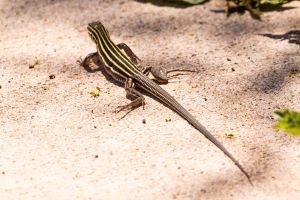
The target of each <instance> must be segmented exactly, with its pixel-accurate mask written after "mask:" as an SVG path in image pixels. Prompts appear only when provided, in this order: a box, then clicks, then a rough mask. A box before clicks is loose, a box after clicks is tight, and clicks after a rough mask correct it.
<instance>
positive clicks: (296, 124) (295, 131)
mask: <svg viewBox="0 0 300 200" xmlns="http://www.w3.org/2000/svg"><path fill="white" fill-rule="evenodd" d="M274 117H275V119H276V120H277V123H276V124H275V125H274V128H275V129H282V130H284V131H285V132H287V133H289V134H291V135H300V112H296V111H290V110H284V111H275V112H274Z"/></svg>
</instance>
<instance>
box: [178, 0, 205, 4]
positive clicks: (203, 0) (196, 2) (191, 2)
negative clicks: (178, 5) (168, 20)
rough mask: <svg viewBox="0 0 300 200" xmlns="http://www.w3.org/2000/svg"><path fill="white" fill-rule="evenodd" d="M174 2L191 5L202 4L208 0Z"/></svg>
mask: <svg viewBox="0 0 300 200" xmlns="http://www.w3.org/2000/svg"><path fill="white" fill-rule="evenodd" d="M174 1H180V2H184V3H189V4H200V3H203V2H205V1H207V0H174Z"/></svg>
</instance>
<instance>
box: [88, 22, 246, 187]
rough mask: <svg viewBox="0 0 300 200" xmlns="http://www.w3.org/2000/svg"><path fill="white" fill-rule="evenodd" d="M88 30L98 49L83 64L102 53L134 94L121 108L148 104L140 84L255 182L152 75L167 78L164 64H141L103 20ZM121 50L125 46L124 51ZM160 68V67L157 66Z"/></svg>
mask: <svg viewBox="0 0 300 200" xmlns="http://www.w3.org/2000/svg"><path fill="white" fill-rule="evenodd" d="M87 29H88V33H89V35H90V37H91V38H92V40H93V41H94V42H95V43H96V46H97V52H95V53H91V54H89V55H88V56H87V57H86V58H85V59H84V61H83V62H82V65H83V66H86V65H88V64H89V62H90V59H91V58H92V57H94V56H99V59H100V60H101V61H102V62H103V64H104V68H105V70H106V72H107V73H108V74H109V75H111V76H112V78H113V79H115V80H116V81H118V82H120V83H123V84H124V85H125V90H126V92H127V94H128V95H130V96H132V97H134V99H133V101H132V102H131V103H129V104H128V105H125V106H119V107H118V108H119V111H121V110H125V109H128V108H129V109H134V108H136V107H138V106H141V105H143V106H144V97H143V95H142V94H141V93H140V92H139V91H138V90H137V89H136V88H140V89H142V90H144V91H146V92H148V93H150V94H151V95H153V96H154V97H155V98H157V100H159V101H160V102H162V103H163V104H165V105H166V106H168V107H169V108H170V109H172V110H173V111H175V112H176V113H177V114H179V115H180V116H181V117H183V118H184V119H185V120H186V121H188V122H189V123H190V124H191V125H192V126H194V127H195V128H196V129H197V130H198V131H199V132H201V133H202V134H203V135H204V136H205V137H206V138H207V139H208V140H210V141H211V142H212V143H213V144H214V145H216V146H217V147H218V148H219V149H220V150H221V151H223V152H224V154H225V155H226V156H228V157H229V158H230V159H231V160H232V161H233V162H234V163H235V165H236V166H237V167H238V168H239V169H240V170H241V171H242V172H243V173H244V174H245V176H246V177H247V178H248V180H249V182H250V183H251V180H250V176H249V175H248V173H247V172H246V171H245V170H244V169H243V167H242V166H241V165H240V164H239V162H238V161H237V160H236V159H235V158H234V157H233V156H232V155H231V154H230V153H229V152H228V151H227V150H226V149H225V147H224V146H223V145H222V144H221V143H220V142H219V141H218V140H217V139H216V138H215V137H214V136H213V135H212V134H211V133H210V132H209V131H208V130H207V129H206V128H205V127H204V126H202V125H201V124H200V123H199V122H198V121H197V120H196V119H195V118H194V117H193V116H192V115H191V114H190V113H189V112H188V111H187V110H186V109H185V108H183V107H182V106H181V105H180V104H179V103H178V102H177V101H176V100H175V99H174V98H173V97H172V96H171V95H170V94H169V93H167V92H166V91H165V90H164V89H162V88H161V87H160V86H159V85H158V84H157V83H156V82H154V81H153V80H151V79H150V78H148V75H149V73H150V72H151V73H152V74H153V76H154V77H155V78H156V79H158V80H160V81H166V80H167V76H166V71H164V70H163V69H162V68H151V67H147V68H143V67H139V66H138V65H137V60H139V58H138V57H137V56H136V55H135V54H134V53H133V52H132V51H131V49H130V48H129V47H128V46H127V45H126V44H124V43H121V44H118V45H115V44H114V43H113V42H112V40H111V38H110V35H109V33H108V31H107V29H106V28H105V27H104V26H103V25H102V23H101V22H99V21H97V22H92V23H89V24H88V27H87ZM121 50H124V51H125V53H126V54H124V53H123V52H122V51H121ZM157 69H158V70H157Z"/></svg>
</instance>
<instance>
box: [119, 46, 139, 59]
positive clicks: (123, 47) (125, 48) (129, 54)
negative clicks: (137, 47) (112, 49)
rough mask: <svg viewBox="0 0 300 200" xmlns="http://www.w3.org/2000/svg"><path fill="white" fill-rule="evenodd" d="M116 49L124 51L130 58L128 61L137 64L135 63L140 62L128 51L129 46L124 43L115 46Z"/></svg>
mask: <svg viewBox="0 0 300 200" xmlns="http://www.w3.org/2000/svg"><path fill="white" fill-rule="evenodd" d="M117 47H119V48H120V49H122V50H124V51H125V53H126V55H127V56H128V57H129V58H130V60H131V61H132V62H133V63H134V64H137V63H138V62H137V61H141V59H139V57H137V55H135V54H134V53H133V51H132V50H131V49H130V47H129V46H127V44H125V43H120V44H117Z"/></svg>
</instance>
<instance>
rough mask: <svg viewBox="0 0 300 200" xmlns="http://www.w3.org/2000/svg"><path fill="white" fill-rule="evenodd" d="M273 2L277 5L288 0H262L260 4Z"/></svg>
mask: <svg viewBox="0 0 300 200" xmlns="http://www.w3.org/2000/svg"><path fill="white" fill-rule="evenodd" d="M265 3H268V4H273V5H279V4H283V3H288V0H262V1H261V4H265Z"/></svg>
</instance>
